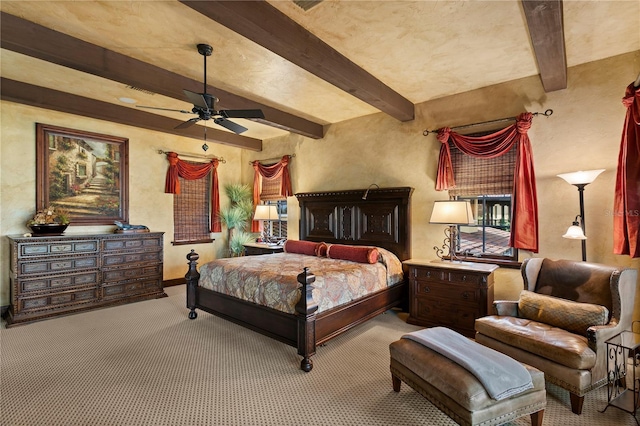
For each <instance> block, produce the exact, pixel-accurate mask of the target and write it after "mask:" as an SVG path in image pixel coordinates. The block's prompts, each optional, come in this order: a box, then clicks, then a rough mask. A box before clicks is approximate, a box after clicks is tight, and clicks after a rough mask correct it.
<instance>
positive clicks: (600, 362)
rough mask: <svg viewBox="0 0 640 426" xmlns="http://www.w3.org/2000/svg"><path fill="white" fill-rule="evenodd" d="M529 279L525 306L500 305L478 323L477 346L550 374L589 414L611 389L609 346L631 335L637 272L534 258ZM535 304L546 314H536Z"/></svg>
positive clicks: (525, 273) (525, 271)
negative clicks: (590, 400)
mask: <svg viewBox="0 0 640 426" xmlns="http://www.w3.org/2000/svg"><path fill="white" fill-rule="evenodd" d="M521 272H522V277H523V280H524V290H527V291H523V292H522V294H521V296H520V300H519V301H496V302H494V308H495V311H496V312H495V313H496V315H491V316H487V317H483V318H478V319H477V320H476V322H475V329H476V341H477V342H478V343H481V344H483V345H485V346H488V347H491V348H493V349H495V350H497V351H500V352H502V353H504V354H506V355H509V356H510V357H512V358H514V359H516V360H518V361H520V362H523V363H525V364H529V365H531V366H533V367H536V368H537V369H539V370H541V371H543V372H544V374H545V380H547V381H548V382H550V383H554V384H556V385H558V386H560V387H561V388H564V389H566V390H568V391H569V393H570V397H571V410H572V411H573V412H574V413H575V414H581V413H582V404H583V402H584V395H585V394H586V393H587V392H589V391H591V390H593V389H597V388H599V387H601V386H603V385H605V384H606V383H607V357H606V344H605V341H606V340H607V339H609V338H611V337H613V336H615V335H616V334H618V333H620V332H621V331H623V330H630V329H631V322H632V314H633V308H634V299H635V293H636V282H637V271H636V270H635V269H618V268H615V267H611V266H606V265H601V264H596V263H588V262H574V261H570V260H556V261H554V260H551V259H543V258H532V259H527V260H525V261H524V262H523V264H522V268H521ZM529 292H531V293H529ZM531 300H535V303H537V304H538V307H539V309H538V310H537V311H535V310H534V311H533V312H534V313H533V314H532V309H531V304H527V303H528V302H530V301H531ZM603 307H604V308H603ZM605 308H606V309H605ZM594 311H596V312H598V313H599V314H600V317H599V320H598V321H595V320H593V319H592V317H593V315H594V314H593V312H594ZM596 316H597V315H596ZM592 320H593V321H594V322H589V321H592ZM596 324H597V325H596Z"/></svg>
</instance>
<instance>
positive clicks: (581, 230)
mask: <svg viewBox="0 0 640 426" xmlns="http://www.w3.org/2000/svg"><path fill="white" fill-rule="evenodd" d="M604 170H605V169H597V170H587V171H584V172H583V171H579V172H572V173H563V174H559V175H558V177H560V178H562V179H564V180H565V181H567V182H568V183H570V184H571V185H575V186H577V187H578V194H579V196H580V214H579V215H578V216H576V219H575V220H574V221H573V224H572V225H571V226H570V227H569V229H567V232H566V233H565V234H564V235H563V236H562V237H563V238H570V239H573V240H582V260H583V261H585V262H586V260H587V237H586V233H585V224H584V187H585V186H587V185H589V184H590V183H591V182H593V181H594V180H596V178H597V177H598V176H599V175H600V173H602V172H604ZM578 218H580V221H578Z"/></svg>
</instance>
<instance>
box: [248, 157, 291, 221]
mask: <svg viewBox="0 0 640 426" xmlns="http://www.w3.org/2000/svg"><path fill="white" fill-rule="evenodd" d="M253 169H254V170H255V174H254V177H253V205H254V206H257V205H258V204H260V192H261V190H262V188H261V187H260V178H261V177H262V179H280V180H281V184H280V195H282V197H289V196H291V195H293V191H292V190H291V176H290V175H289V156H288V155H285V156H283V157H282V158H281V159H280V161H278V162H277V163H276V164H272V165H270V166H265V165H264V164H260V162H259V161H258V160H256V161H254V162H253ZM251 232H260V221H259V220H254V221H251Z"/></svg>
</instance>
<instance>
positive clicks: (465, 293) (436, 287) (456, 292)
mask: <svg viewBox="0 0 640 426" xmlns="http://www.w3.org/2000/svg"><path fill="white" fill-rule="evenodd" d="M412 284H413V285H414V286H415V292H416V296H429V297H438V298H442V299H447V300H450V301H453V302H459V303H473V304H475V305H477V304H478V303H479V302H481V301H482V295H481V294H480V291H479V290H478V288H477V287H474V286H471V285H464V284H456V283H447V284H444V283H439V282H436V281H433V282H430V281H414V282H413V283H412Z"/></svg>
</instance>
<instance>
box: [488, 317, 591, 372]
mask: <svg viewBox="0 0 640 426" xmlns="http://www.w3.org/2000/svg"><path fill="white" fill-rule="evenodd" d="M475 327H476V331H477V332H478V333H480V334H483V335H485V336H488V337H491V338H493V339H495V340H497V341H499V342H502V343H504V344H506V345H509V346H513V347H516V348H520V349H522V350H524V351H527V352H530V353H532V354H535V355H538V356H539V357H541V358H545V359H548V360H551V361H554V362H556V363H558V364H561V365H564V366H566V367H568V368H575V369H578V370H588V369H590V368H593V366H594V365H595V363H596V353H595V352H594V351H593V350H591V348H589V344H588V343H587V338H586V337H584V336H579V335H577V334H574V333H569V332H568V331H566V330H563V329H561V328H558V327H553V326H551V325H549V324H544V323H541V322H537V321H532V320H530V319H526V318H515V317H499V316H488V317H482V318H478V319H477V320H476V324H475Z"/></svg>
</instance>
